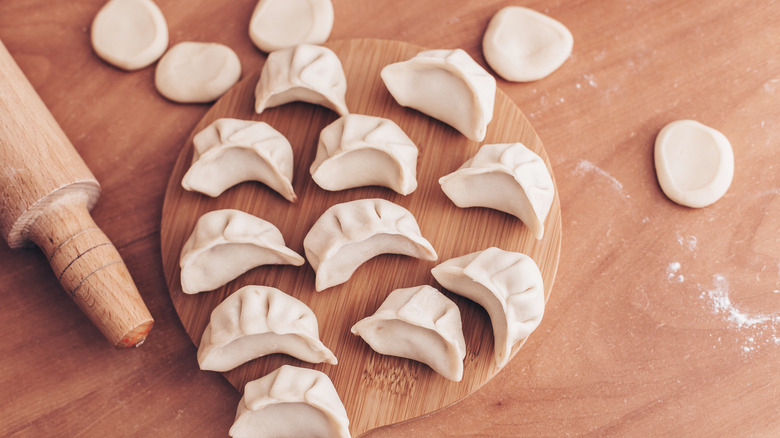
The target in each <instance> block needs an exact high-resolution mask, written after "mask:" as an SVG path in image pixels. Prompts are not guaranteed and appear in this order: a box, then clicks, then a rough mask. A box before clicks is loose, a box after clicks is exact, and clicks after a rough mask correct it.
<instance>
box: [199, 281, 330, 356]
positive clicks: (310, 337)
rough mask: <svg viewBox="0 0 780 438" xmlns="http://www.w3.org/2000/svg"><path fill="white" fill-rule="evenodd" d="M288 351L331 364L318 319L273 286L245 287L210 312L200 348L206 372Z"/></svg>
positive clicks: (301, 303)
mask: <svg viewBox="0 0 780 438" xmlns="http://www.w3.org/2000/svg"><path fill="white" fill-rule="evenodd" d="M272 353H284V354H288V355H290V356H293V357H296V358H298V359H300V360H303V361H306V362H311V363H321V362H326V363H329V364H332V365H335V364H336V363H337V361H336V356H334V355H333V353H332V352H331V351H330V350H328V348H327V347H325V345H323V343H322V342H321V341H320V337H319V328H318V326H317V317H316V316H314V312H312V310H311V309H310V308H309V307H308V306H307V305H306V304H304V303H303V302H301V301H299V300H298V299H296V298H294V297H291V296H290V295H287V294H286V293H284V292H282V291H280V290H279V289H275V288H272V287H265V286H244V287H242V288H241V289H239V290H237V291H236V292H234V293H233V294H231V295H230V296H228V297H227V298H225V300H224V301H222V302H221V303H220V304H219V305H218V306H217V307H215V308H214V310H213V311H212V312H211V319H210V321H209V324H208V325H207V326H206V330H205V331H204V332H203V337H201V340H200V347H198V364H199V365H200V369H202V370H211V371H229V370H232V369H233V368H235V367H237V366H239V365H241V364H242V363H245V362H248V361H250V360H252V359H254V358H257V357H260V356H265V355H268V354H272Z"/></svg>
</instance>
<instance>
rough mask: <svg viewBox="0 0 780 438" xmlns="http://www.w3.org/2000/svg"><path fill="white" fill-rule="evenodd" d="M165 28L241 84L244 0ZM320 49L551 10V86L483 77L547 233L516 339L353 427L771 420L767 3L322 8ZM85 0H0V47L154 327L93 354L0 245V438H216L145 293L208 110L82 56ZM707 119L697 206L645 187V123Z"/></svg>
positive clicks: (179, 351)
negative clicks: (543, 170) (180, 169)
mask: <svg viewBox="0 0 780 438" xmlns="http://www.w3.org/2000/svg"><path fill="white" fill-rule="evenodd" d="M157 3H158V4H159V5H160V8H161V10H162V11H163V13H164V14H165V16H166V18H167V20H168V25H169V28H170V34H171V44H173V43H176V42H180V41H188V40H189V41H191V40H194V41H215V42H220V43H224V44H227V45H229V46H230V47H232V48H233V49H234V50H235V51H236V52H237V54H238V55H239V58H240V59H241V61H242V64H243V68H244V72H245V74H249V73H251V72H254V71H257V69H258V68H259V66H260V65H262V62H263V60H264V58H265V55H264V54H262V53H261V52H259V51H258V50H257V49H255V48H254V46H252V44H251V42H250V41H249V38H248V35H247V28H248V23H249V17H250V15H251V12H252V9H253V7H254V6H255V3H256V2H255V1H254V0H233V1H230V2H227V1H214V0H211V1H207V0H159V1H158V2H157ZM333 3H334V8H335V18H336V23H335V26H334V29H333V33H332V35H331V40H333V41H336V40H343V39H349V38H382V39H393V40H399V41H405V42H409V43H412V44H417V45H421V46H425V47H435V48H454V47H460V48H463V49H464V50H466V51H467V52H468V53H469V54H471V55H472V56H473V57H474V58H475V59H476V60H477V61H478V62H479V63H480V64H482V65H485V63H484V58H483V57H482V54H481V49H480V46H481V38H482V34H483V32H484V30H485V28H486V26H487V23H488V21H489V19H490V17H491V16H492V15H493V14H494V13H495V12H496V11H498V10H499V9H500V8H501V7H502V6H505V5H509V4H522V5H524V6H528V7H531V8H534V9H536V10H538V11H541V12H544V13H546V14H548V15H550V16H552V17H554V18H555V19H557V20H559V21H561V22H562V23H564V24H565V25H566V26H567V27H568V28H569V29H570V30H571V31H572V34H573V35H574V51H573V53H572V56H571V58H570V59H568V60H567V61H566V62H565V63H564V64H563V65H562V66H561V68H560V69H559V70H557V71H556V72H555V73H553V74H552V75H551V76H549V77H547V78H545V79H542V80H540V81H537V82H531V83H527V84H515V83H508V82H505V81H502V80H499V87H500V88H501V90H502V91H504V92H505V93H506V94H507V95H508V96H509V98H510V99H511V100H512V101H513V102H514V103H515V104H517V106H518V107H519V108H520V109H521V110H522V112H523V113H524V114H525V115H526V116H527V117H528V119H529V121H530V122H531V124H532V125H533V127H534V128H535V130H536V132H537V133H538V135H539V137H540V139H541V140H542V142H543V144H544V147H545V149H546V151H547V153H548V155H549V157H550V162H551V164H552V167H553V170H554V173H555V176H556V182H557V184H558V189H559V194H560V201H561V210H562V222H563V223H562V229H563V230H565V233H564V236H563V244H562V249H561V259H560V265H559V269H558V274H557V275H556V279H555V289H554V291H553V293H552V295H551V296H550V300H549V301H548V305H547V312H546V314H545V317H544V320H543V321H542V323H541V325H540V326H539V328H538V329H537V330H536V331H535V332H534V334H533V335H532V336H531V337H530V338H529V340H528V342H527V343H526V345H525V346H524V347H523V349H522V350H521V353H520V354H517V355H516V356H515V358H514V359H513V360H512V361H511V362H510V363H509V364H508V365H507V366H506V367H505V368H504V369H503V370H502V371H501V372H500V373H499V374H498V375H497V376H496V377H495V378H493V379H492V380H491V381H489V382H488V383H487V384H485V385H484V386H483V387H482V388H480V389H479V390H478V391H476V392H474V393H473V394H471V395H470V396H468V397H466V398H465V399H463V400H462V401H460V402H458V403H456V404H455V405H453V406H451V407H449V408H446V409H443V410H441V411H438V412H435V413H433V414H430V415H427V416H424V417H423V418H420V419H416V420H412V421H409V422H406V423H402V424H399V425H394V426H390V427H387V428H382V429H379V430H376V431H374V432H372V433H370V434H368V435H369V436H485V437H487V436H490V437H494V436H503V437H510V436H511V437H517V436H528V437H538V436H550V437H553V436H554V437H559V436H630V437H637V436H640V437H644V436H696V437H723V436H739V437H772V436H776V435H777V433H778V430H780V405H779V404H778V402H777V400H778V399H780V378H778V375H780V369H779V368H780V365H779V364H780V343H779V342H778V337H780V333H778V331H779V330H778V329H780V321H778V319H777V318H778V316H779V315H780V293H779V292H775V291H778V290H780V284H779V282H780V272H778V271H780V266H778V265H779V264H780V249H779V248H780V230H779V229H780V172H778V166H780V163H779V161H780V157H778V152H777V144H778V141H780V118H779V117H780V116H779V115H778V114H780V112H778V96H779V93H780V58H778V57H777V56H776V53H777V47H778V41H780V2H778V1H776V0H769V1H764V0H762V1H758V0H748V1H745V2H733V1H726V0H711V1H706V2H703V1H702V2H692V1H691V2H679V1H677V2H675V1H671V0H659V1H653V2H648V1H643V0H610V1H596V0H583V1H576V2H572V1H534V0H531V1H523V2H509V1H500V0H484V1H479V2H476V1H459V0H427V1H418V0H392V1H390V0H373V1H371V2H366V1H362V0H334V2H333ZM102 4H103V0H72V1H68V2H53V1H44V0H0V39H2V41H3V43H4V44H5V45H6V47H7V48H8V50H9V52H10V53H11V54H12V55H13V56H14V58H15V59H16V61H17V62H18V63H19V65H20V66H21V68H22V70H23V71H24V72H25V74H26V75H27V77H28V78H29V79H30V81H31V82H32V84H33V86H34V87H35V88H36V90H37V91H38V93H39V94H40V95H41V97H42V98H43V101H44V102H45V103H46V105H47V106H48V107H49V109H50V110H51V111H52V113H53V115H54V117H55V119H56V120H57V121H58V122H59V123H60V125H61V126H62V128H63V130H64V131H65V133H66V134H67V135H68V137H69V138H70V140H71V141H72V142H73V143H74V145H75V147H76V149H77V150H78V151H79V152H80V153H81V156H82V157H83V158H84V161H85V162H86V163H87V165H88V166H89V167H90V169H91V170H92V172H93V173H94V175H95V177H96V178H97V179H98V180H99V181H100V183H101V185H102V188H103V193H102V196H101V198H100V201H99V202H98V204H97V207H96V208H95V210H93V216H94V218H95V221H96V223H97V224H98V225H99V226H100V227H101V228H102V229H103V230H104V231H105V232H106V234H107V235H108V237H109V238H110V239H111V240H112V241H113V242H114V243H115V244H116V246H117V248H118V250H119V252H120V254H121V255H122V257H123V258H124V260H125V262H126V263H127V266H128V268H129V270H130V273H131V274H132V275H133V277H134V279H135V281H136V284H137V285H138V288H139V290H140V292H141V295H142V296H143V298H144V299H145V301H146V303H147V304H148V306H149V308H150V311H151V313H152V315H153V316H154V317H155V320H156V324H155V328H154V329H153V330H152V332H151V333H150V336H149V338H148V340H147V342H146V343H145V344H144V345H143V346H142V347H141V348H139V349H134V350H131V351H116V350H114V349H112V348H111V347H109V346H107V345H106V343H105V340H104V339H103V336H102V335H101V334H100V332H99V331H98V330H97V329H95V328H94V327H93V326H92V324H91V323H90V322H89V320H88V319H87V318H86V317H85V316H83V315H82V314H81V312H80V311H79V309H78V308H77V307H76V306H75V305H74V304H73V303H72V302H71V301H70V299H69V298H68V297H67V296H66V295H65V294H64V293H62V292H61V289H60V286H59V284H58V283H57V281H56V278H55V277H54V276H53V274H51V273H50V272H49V267H48V266H47V264H46V260H45V258H44V257H43V255H42V254H40V252H38V251H19V250H11V249H9V248H7V247H5V246H3V247H0V262H1V263H0V291H1V292H0V293H2V297H3V304H2V306H0V327H2V329H3V333H4V336H3V337H2V340H0V370H2V372H0V394H1V395H2V396H3V397H0V436H14V437H16V436H19V437H40V436H86V437H93V436H94V437H103V436H127V437H141V436H143V437H177V436H182V437H192V436H198V437H201V436H203V437H211V436H214V437H223V436H226V431H227V430H228V428H229V427H230V424H231V423H232V422H233V416H234V414H235V409H236V405H237V403H238V400H239V398H240V394H239V393H238V391H236V390H235V389H234V388H233V387H232V386H231V385H230V384H229V383H228V382H227V381H226V380H225V379H224V378H222V377H221V376H220V375H218V374H216V373H209V372H202V371H199V370H198V368H197V362H196V360H195V351H196V349H195V347H194V346H193V344H192V341H191V340H190V338H189V336H188V335H187V333H186V331H185V330H184V328H183V327H182V325H181V323H180V322H179V319H178V317H177V314H176V312H175V310H174V307H173V304H172V302H171V298H170V296H169V294H168V291H167V286H166V281H165V277H164V273H163V268H162V257H161V255H160V234H159V233H160V222H161V217H162V205H163V199H164V195H165V188H166V184H167V182H168V178H169V177H170V175H171V172H172V170H173V167H174V163H175V161H176V158H177V157H178V156H179V153H180V150H181V147H182V145H183V144H184V143H185V142H186V140H187V138H188V137H189V135H190V133H191V132H192V130H193V128H194V127H195V125H196V124H197V123H198V121H199V120H200V119H201V118H202V117H203V116H204V115H205V114H206V112H207V111H208V110H209V108H210V107H209V106H208V105H178V104H174V103H171V102H167V101H165V100H164V99H163V98H161V97H160V96H159V95H158V94H157V93H156V91H155V90H154V86H153V78H154V69H153V68H147V69H144V70H141V71H137V72H133V73H126V72H122V71H120V70H118V69H115V68H112V67H110V66H108V65H106V64H105V63H103V62H102V61H100V60H99V59H98V58H97V57H96V56H95V55H94V53H93V52H92V50H91V48H90V45H89V33H88V29H89V25H90V22H91V20H92V18H93V17H94V15H95V13H96V12H97V11H98V9H99V8H100V7H101V6H102ZM0 86H2V85H0ZM681 118H692V119H696V120H698V121H700V122H702V123H705V124H707V125H709V126H712V127H714V128H716V129H718V130H719V131H721V132H723V133H724V134H725V135H726V136H727V137H728V138H729V139H730V140H731V142H732V145H733V147H734V154H735V174H734V182H733V184H732V186H731V188H730V189H729V191H728V193H727V194H726V196H725V197H724V198H722V199H721V200H720V201H718V202H717V203H716V204H714V205H712V206H710V207H707V208H704V209H699V210H694V209H689V208H683V207H680V206H677V205H676V204H674V203H673V202H671V201H669V200H668V199H667V198H666V197H665V196H664V195H663V193H662V192H661V191H660V189H659V188H658V183H657V181H656V178H655V174H654V169H653V161H652V151H653V141H654V140H655V136H656V134H657V133H658V131H659V130H660V129H661V128H662V127H663V126H664V125H665V124H666V123H668V122H670V121H673V120H677V119H681Z"/></svg>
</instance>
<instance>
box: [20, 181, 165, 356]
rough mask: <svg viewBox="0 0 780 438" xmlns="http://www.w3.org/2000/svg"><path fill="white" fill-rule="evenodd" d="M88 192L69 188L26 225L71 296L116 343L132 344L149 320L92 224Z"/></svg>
mask: <svg viewBox="0 0 780 438" xmlns="http://www.w3.org/2000/svg"><path fill="white" fill-rule="evenodd" d="M87 203H88V198H87V196H85V195H84V194H83V193H80V192H74V193H72V194H71V195H69V196H65V197H62V198H61V199H59V200H57V201H56V202H54V203H52V204H51V205H49V206H48V207H47V214H41V215H39V216H38V218H37V219H36V220H35V221H34V222H33V223H32V224H31V225H30V227H29V228H28V236H29V238H30V240H32V241H33V242H35V243H36V244H37V245H38V246H39V247H40V248H41V250H43V253H44V254H45V255H46V257H47V258H48V259H49V263H50V264H51V267H52V270H53V271H54V274H55V275H56V276H57V278H58V279H59V282H60V284H61V285H62V287H63V288H65V290H66V291H67V292H68V294H69V295H70V296H71V298H73V301H75V302H76V304H77V305H78V306H79V307H80V308H81V309H82V311H83V312H84V313H86V314H87V316H88V317H89V319H90V320H92V322H93V323H94V324H95V325H96V326H97V327H98V328H99V329H100V331H101V332H103V334H104V335H105V336H106V338H108V340H109V341H110V342H111V343H112V344H113V345H115V346H116V347H117V348H126V347H132V346H138V345H141V344H142V343H143V341H144V340H145V339H146V336H147V334H148V333H149V331H150V330H151V329H152V325H153V324H154V320H153V319H152V316H151V315H150V314H149V311H148V310H147V308H146V305H145V304H144V302H143V300H142V299H141V296H140V294H139V293H138V290H137V289H136V287H135V284H134V283H133V280H132V278H131V277H130V273H129V272H128V270H127V267H126V266H125V263H124V261H123V260H122V258H121V256H120V255H119V253H118V252H117V250H116V248H115V247H114V245H113V244H112V243H111V241H110V240H109V239H108V237H106V235H105V234H104V233H103V231H102V230H101V229H100V228H99V227H98V226H97V225H96V224H95V222H94V221H93V220H92V216H90V213H89V210H88V208H87Z"/></svg>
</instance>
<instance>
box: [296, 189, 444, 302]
mask: <svg viewBox="0 0 780 438" xmlns="http://www.w3.org/2000/svg"><path fill="white" fill-rule="evenodd" d="M303 248H304V250H305V251H306V258H307V259H308V260H309V263H311V266H312V268H314V272H315V273H316V276H317V278H316V281H315V283H316V285H315V288H316V289H317V291H318V292H319V291H322V290H324V289H327V288H329V287H332V286H336V285H338V284H341V283H344V282H345V281H347V280H349V278H350V277H352V274H353V273H354V272H355V270H356V269H357V268H358V267H360V265H362V264H363V263H365V262H366V261H367V260H369V259H371V258H373V257H376V256H378V255H380V254H402V255H408V256H412V257H416V258H420V259H423V260H436V259H437V258H438V256H437V255H436V251H435V250H434V249H433V246H431V244H430V242H428V241H427V240H425V238H424V237H423V236H422V234H421V233H420V227H419V226H418V225H417V221H416V220H415V219H414V216H412V213H410V212H409V210H407V209H405V208H403V207H401V206H400V205H397V204H393V203H392V202H390V201H386V200H384V199H359V200H357V201H350V202H344V203H342V204H336V205H334V206H332V207H330V208H329V209H328V210H326V211H325V213H323V214H322V216H320V218H319V219H317V222H315V223H314V225H313V226H312V227H311V230H309V233H308V234H306V237H305V238H304V239H303Z"/></svg>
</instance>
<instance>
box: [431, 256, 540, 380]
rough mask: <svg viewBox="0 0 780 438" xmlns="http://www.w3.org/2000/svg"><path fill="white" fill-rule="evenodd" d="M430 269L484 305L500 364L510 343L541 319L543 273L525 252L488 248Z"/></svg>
mask: <svg viewBox="0 0 780 438" xmlns="http://www.w3.org/2000/svg"><path fill="white" fill-rule="evenodd" d="M431 272H432V273H433V276H434V277H435V278H436V281H438V282H439V284H441V285H442V286H444V287H445V288H447V289H448V290H450V291H451V292H454V293H456V294H458V295H461V296H464V297H466V298H468V299H470V300H472V301H474V302H476V303H477V304H479V305H480V306H482V307H484V308H485V310H486V311H487V313H488V315H489V316H490V321H491V323H492V325H493V338H494V341H495V357H496V363H497V365H498V366H499V367H503V366H504V365H506V363H507V362H508V361H509V356H510V354H511V353H512V347H514V345H515V344H517V343H518V342H520V341H521V340H523V339H525V338H527V337H528V335H529V334H531V332H533V331H534V330H535V329H536V327H538V326H539V323H540V322H541V321H542V315H543V314H544V282H543V279H542V274H541V272H539V267H538V266H537V265H536V262H534V261H533V259H532V258H530V257H528V256H526V255H525V254H521V253H519V252H510V251H504V250H501V249H499V248H488V249H486V250H484V251H478V252H475V253H471V254H467V255H464V256H462V257H457V258H453V259H450V260H447V261H446V262H444V263H442V264H440V265H438V266H436V267H435V268H433V269H432V270H431Z"/></svg>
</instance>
